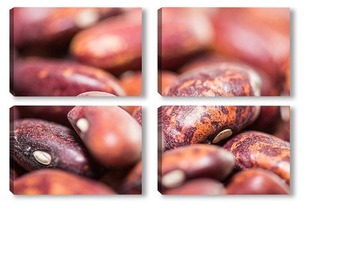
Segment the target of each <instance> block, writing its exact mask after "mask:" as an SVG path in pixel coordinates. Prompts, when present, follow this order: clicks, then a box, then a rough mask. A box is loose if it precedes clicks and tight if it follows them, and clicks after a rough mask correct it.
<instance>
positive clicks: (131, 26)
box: [70, 8, 142, 74]
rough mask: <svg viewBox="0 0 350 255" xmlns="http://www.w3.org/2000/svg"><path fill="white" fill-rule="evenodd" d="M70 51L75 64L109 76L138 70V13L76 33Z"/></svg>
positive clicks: (125, 15)
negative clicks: (83, 65) (99, 70)
mask: <svg viewBox="0 0 350 255" xmlns="http://www.w3.org/2000/svg"><path fill="white" fill-rule="evenodd" d="M70 51H71V53H72V55H74V56H75V57H76V58H77V59H78V60H79V61H81V62H83V63H86V64H88V65H92V66H96V67H100V68H103V69H106V70H109V71H111V72H113V73H118V74H120V73H122V72H124V71H127V70H131V69H137V70H140V69H141V56H142V12H141V8H138V9H137V11H133V12H129V13H128V14H124V15H120V16H118V17H113V18H109V19H107V20H105V21H103V22H100V23H99V24H97V25H96V26H94V27H91V28H89V29H85V30H84V31H82V32H80V33H78V34H77V35H76V36H75V37H74V38H73V40H72V43H71V46H70Z"/></svg>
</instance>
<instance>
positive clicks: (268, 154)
mask: <svg viewBox="0 0 350 255" xmlns="http://www.w3.org/2000/svg"><path fill="white" fill-rule="evenodd" d="M224 148H225V149H227V150H229V151H231V152H232V153H233V155H234V156H235V158H236V165H237V167H238V169H239V170H243V169H245V168H254V167H259V168H263V169H266V170H269V171H272V172H274V173H275V174H277V175H278V176H280V177H281V178H282V179H283V180H285V181H286V182H287V184H289V181H290V145H289V143H288V142H286V141H283V140H281V139H279V138H277V137H275V136H273V135H269V134H265V133H262V132H257V131H247V132H244V133H240V134H238V135H236V136H234V137H233V138H232V139H230V140H229V141H228V142H227V143H226V144H225V145H224Z"/></svg>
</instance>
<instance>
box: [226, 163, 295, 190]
mask: <svg viewBox="0 0 350 255" xmlns="http://www.w3.org/2000/svg"><path fill="white" fill-rule="evenodd" d="M226 193H227V194H241V195H268V194H289V187H288V185H287V184H286V183H285V182H284V181H283V180H282V179H281V178H280V177H279V176H277V175H276V174H274V173H272V172H269V171H266V170H263V169H259V168H252V169H245V170H243V171H241V172H239V173H237V174H235V175H234V176H233V178H232V179H231V181H230V182H229V183H228V185H227V186H226Z"/></svg>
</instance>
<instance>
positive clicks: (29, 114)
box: [17, 105, 74, 127]
mask: <svg viewBox="0 0 350 255" xmlns="http://www.w3.org/2000/svg"><path fill="white" fill-rule="evenodd" d="M73 107H74V106H68V105H55V106H49V105H46V106H17V109H18V112H19V113H20V115H21V118H35V119H42V120H47V121H52V122H56V123H59V124H62V125H65V126H68V127H70V123H69V121H68V120H67V114H68V112H69V111H70V110H71V109H72V108H73Z"/></svg>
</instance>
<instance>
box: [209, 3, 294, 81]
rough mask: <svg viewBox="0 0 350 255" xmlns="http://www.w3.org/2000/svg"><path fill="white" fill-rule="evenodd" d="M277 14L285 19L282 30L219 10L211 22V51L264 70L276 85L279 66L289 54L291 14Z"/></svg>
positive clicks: (255, 18)
mask: <svg viewBox="0 0 350 255" xmlns="http://www.w3.org/2000/svg"><path fill="white" fill-rule="evenodd" d="M260 12H262V10H261V9H260ZM276 12H280V13H283V14H282V16H285V23H286V24H287V26H285V28H284V29H279V28H277V29H275V28H274V27H272V26H270V25H268V24H264V20H263V19H261V18H259V17H258V16H256V15H251V14H249V13H247V12H242V11H241V9H239V8H226V9H225V8H222V9H219V10H218V11H217V13H216V15H215V16H214V18H213V26H214V40H213V48H214V49H215V50H216V51H217V52H219V53H221V54H223V55H228V56H231V57H235V58H237V59H240V60H242V61H244V62H246V63H249V64H251V65H253V66H255V67H257V68H259V69H262V70H264V71H265V72H266V73H267V74H269V75H270V77H271V78H272V79H273V80H275V81H278V80H279V78H280V71H279V69H280V66H281V64H282V63H283V62H284V60H285V59H286V58H287V57H288V56H289V54H290V31H289V17H290V14H289V9H288V8H278V10H276ZM284 14H285V15H284ZM277 23H278V22H277ZM277 23H276V24H277ZM280 23H282V19H281V21H280ZM232 35H234V36H232Z"/></svg>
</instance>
